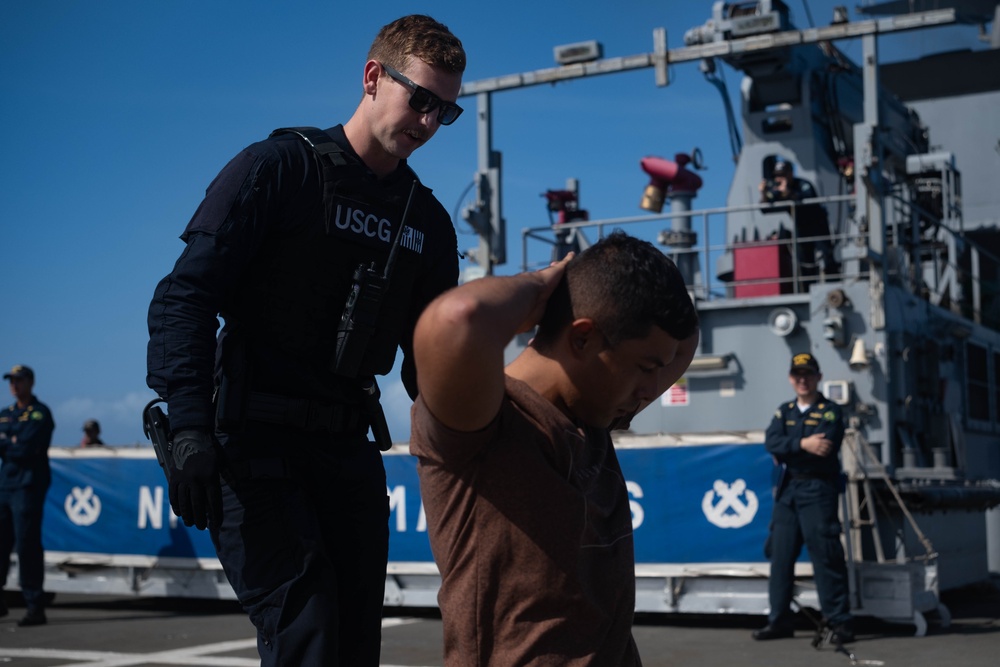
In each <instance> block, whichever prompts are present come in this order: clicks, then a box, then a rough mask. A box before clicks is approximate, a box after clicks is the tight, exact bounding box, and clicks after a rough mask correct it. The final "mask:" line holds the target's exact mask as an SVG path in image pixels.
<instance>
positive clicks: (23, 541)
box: [0, 364, 56, 626]
mask: <svg viewBox="0 0 1000 667" xmlns="http://www.w3.org/2000/svg"><path fill="white" fill-rule="evenodd" d="M3 378H4V379H5V380H9V381H10V393H11V394H13V395H14V399H15V401H14V404H13V405H10V406H7V407H6V408H4V409H3V410H2V411H0V461H2V465H0V616H6V615H7V607H6V606H5V605H4V603H3V585H4V583H5V582H6V581H7V573H8V570H9V569H10V554H11V552H12V551H13V550H14V549H15V547H16V548H17V570H18V578H19V584H20V586H21V595H22V596H23V597H24V602H25V606H26V607H27V613H26V614H25V615H24V618H22V619H21V620H20V621H18V625H20V626H31V625H43V624H44V623H45V622H46V618H45V593H44V591H43V590H42V581H43V580H44V577H45V552H44V550H43V548H42V510H43V509H44V508H45V495H46V494H47V493H48V491H49V485H50V484H51V482H52V471H51V470H50V468H49V445H50V444H52V432H53V431H54V430H55V426H56V425H55V422H54V421H53V420H52V413H51V412H50V411H49V408H48V407H47V406H46V405H45V404H44V403H42V402H40V401H39V400H38V397H37V396H35V395H34V393H32V390H33V389H34V386H35V373H34V371H32V370H31V369H30V368H28V367H27V366H22V365H20V364H19V365H17V366H14V367H13V368H12V369H11V370H10V372H9V373H5V374H4V376H3Z"/></svg>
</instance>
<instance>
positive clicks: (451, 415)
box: [410, 232, 698, 667]
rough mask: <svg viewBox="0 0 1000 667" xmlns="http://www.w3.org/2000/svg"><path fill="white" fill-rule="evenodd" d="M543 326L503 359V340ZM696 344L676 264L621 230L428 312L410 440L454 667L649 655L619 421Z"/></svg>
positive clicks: (456, 292)
mask: <svg viewBox="0 0 1000 667" xmlns="http://www.w3.org/2000/svg"><path fill="white" fill-rule="evenodd" d="M536 325H538V330H537V332H536V334H535V337H534V339H533V340H532V342H531V343H530V344H529V345H528V347H527V348H526V349H525V350H524V351H523V352H522V353H521V354H520V355H519V356H518V357H517V359H515V360H514V361H513V362H512V363H511V364H510V365H508V366H507V367H506V368H505V367H504V363H503V362H504V349H505V348H506V346H507V344H508V343H509V342H510V341H511V339H512V338H513V337H514V336H515V335H516V334H518V333H521V332H527V331H529V330H531V329H532V328H533V327H535V326H536ZM697 344H698V318H697V314H696V313H695V310H694V306H693V304H692V302H691V299H690V297H689V296H688V294H687V292H686V290H685V286H684V282H683V279H682V277H681V275H680V273H679V272H678V271H677V268H676V267H675V266H674V264H673V263H672V262H671V261H670V260H669V259H668V258H667V257H666V256H665V255H663V253H661V252H660V251H659V250H657V249H656V248H655V247H654V246H652V245H651V244H649V243H647V242H645V241H640V240H638V239H635V238H632V237H630V236H628V235H626V234H624V233H621V232H616V233H614V234H612V235H611V236H609V237H608V238H606V239H604V240H602V241H600V242H599V243H597V244H595V245H594V246H592V247H591V248H588V249H587V250H586V251H584V252H583V253H582V254H580V255H579V256H578V257H575V258H573V257H570V258H567V259H564V260H562V261H560V262H558V263H555V264H553V265H552V266H550V267H548V268H546V269H543V270H541V271H538V272H535V273H525V274H521V275H517V276H507V277H489V278H483V279H480V280H476V281H473V282H470V283H467V284H465V285H463V286H461V287H458V288H455V289H453V290H451V291H449V292H447V293H445V294H444V295H442V296H441V297H439V298H438V299H437V300H435V301H434V302H432V303H431V305H430V306H428V308H427V310H426V311H425V312H424V314H423V315H422V316H421V318H420V321H419V323H418V324H417V328H416V332H415V339H414V353H415V355H416V356H415V358H416V365H417V378H418V384H419V389H420V395H419V398H418V400H417V402H416V403H415V404H414V408H413V419H412V429H413V432H412V436H411V442H410V448H411V452H412V453H413V454H414V455H416V456H417V457H418V458H419V464H418V468H417V470H418V474H419V476H420V487H421V493H422V495H423V501H424V507H425V510H426V513H427V521H428V534H429V536H430V542H431V549H432V551H433V553H434V558H435V561H436V562H437V565H438V568H439V570H440V571H441V577H442V582H441V590H440V592H439V595H438V602H439V605H440V607H441V613H442V618H443V621H444V644H445V646H444V653H445V664H446V665H448V666H450V667H473V666H484V665H495V666H501V665H512V666H513V665H518V666H524V665H532V666H545V665H560V666H564V665H574V666H575V665H593V666H600V665H615V666H617V667H638V666H639V665H640V664H641V662H640V659H639V654H638V651H637V650H636V646H635V642H634V640H633V638H632V618H633V615H634V611H635V564H634V554H633V543H632V521H631V512H630V509H629V502H628V494H627V492H626V489H625V478H624V476H623V475H622V472H621V468H620V466H619V464H618V459H617V457H616V455H615V451H614V448H613V446H612V444H611V437H610V435H609V431H610V430H611V429H612V428H614V427H617V426H619V425H622V424H627V422H628V421H629V420H630V419H631V418H632V416H634V415H635V414H636V413H637V412H638V411H639V410H641V409H642V408H644V407H645V406H646V405H648V404H649V403H650V402H652V401H653V400H655V399H656V398H657V397H658V396H659V395H660V394H662V393H663V392H664V391H666V389H667V388H669V387H670V386H671V385H672V384H673V383H674V382H675V381H676V380H677V379H678V378H679V377H680V376H681V375H682V374H683V373H684V371H685V370H686V369H687V367H688V364H689V363H690V361H691V358H692V356H693V355H694V352H695V348H696V347H697Z"/></svg>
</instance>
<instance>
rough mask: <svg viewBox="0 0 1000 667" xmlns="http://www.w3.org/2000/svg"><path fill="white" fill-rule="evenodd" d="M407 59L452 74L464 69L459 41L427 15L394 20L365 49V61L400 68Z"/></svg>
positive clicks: (404, 65) (443, 26)
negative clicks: (413, 59)
mask: <svg viewBox="0 0 1000 667" xmlns="http://www.w3.org/2000/svg"><path fill="white" fill-rule="evenodd" d="M411 58H419V59H420V60H423V61H424V62H425V63H427V64H428V65H430V66H432V67H439V68H441V69H443V70H445V71H446V72H451V73H452V74H462V73H463V72H465V49H464V48H463V47H462V42H461V41H460V40H459V39H458V37H455V35H453V34H452V33H451V31H450V30H448V26H446V25H444V24H443V23H438V22H437V21H435V20H434V19H432V18H431V17H430V16H425V15H423V14H411V15H410V16H404V17H402V18H399V19H396V20H395V21H393V22H392V23H389V24H388V25H385V26H383V27H382V29H381V30H379V32H378V35H376V36H375V41H373V42H372V45H371V48H370V49H369V50H368V60H377V61H379V62H380V63H383V64H385V65H388V66H389V67H393V68H395V69H397V70H400V71H404V70H405V69H406V66H407V64H408V63H409V60H410V59H411Z"/></svg>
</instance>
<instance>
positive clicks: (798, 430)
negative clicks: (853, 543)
mask: <svg viewBox="0 0 1000 667" xmlns="http://www.w3.org/2000/svg"><path fill="white" fill-rule="evenodd" d="M801 356H809V355H801ZM797 358H798V357H797ZM806 361H807V362H808V363H809V364H810V365H814V364H815V361H814V360H812V359H811V358H810V359H808V360H806ZM794 368H795V366H794V365H793V369H794ZM815 370H816V373H817V374H818V372H819V367H818V366H815ZM814 433H821V434H823V435H825V436H826V438H827V439H828V440H830V442H831V443H832V444H833V447H834V450H833V451H832V453H830V454H829V455H828V456H817V455H815V454H812V453H810V452H807V451H804V450H803V449H802V448H801V446H800V441H801V440H802V438H805V437H807V436H810V435H812V434H814ZM843 437H844V420H843V415H842V411H841V408H840V406H839V405H837V404H836V403H833V402H831V401H830V400H828V399H827V398H826V397H824V396H823V395H822V393H819V394H818V396H817V398H816V400H815V401H814V402H813V404H812V405H810V406H809V407H808V409H806V410H804V411H803V410H800V409H799V407H798V405H797V402H796V400H794V399H793V400H791V401H787V402H785V403H782V404H781V405H779V406H778V409H777V410H776V411H775V413H774V416H773V417H772V419H771V423H770V425H769V426H768V428H767V432H766V435H765V447H766V448H767V450H768V451H769V452H770V453H771V454H772V455H773V456H774V458H775V462H776V467H775V469H776V471H777V472H778V474H777V475H776V477H775V487H774V496H775V497H774V510H773V513H772V516H771V526H770V534H769V536H768V540H767V544H766V547H765V552H766V553H765V555H766V556H767V557H768V559H769V560H770V561H771V573H770V577H769V580H768V588H769V599H770V602H771V610H770V613H769V626H768V628H773V629H774V631H775V632H776V633H781V634H784V633H787V635H786V636H790V635H791V628H792V625H793V623H792V618H791V616H792V612H791V608H790V605H791V602H792V597H793V594H794V567H795V561H796V560H797V559H798V557H799V555H800V553H801V552H802V547H803V546H805V547H806V549H807V551H808V553H809V558H810V560H811V561H812V565H813V578H814V581H815V582H816V589H817V594H818V596H819V600H820V606H821V608H822V612H823V616H824V618H825V619H826V621H827V622H828V623H829V624H830V625H831V626H833V627H839V626H843V625H845V624H849V623H850V621H851V614H850V601H849V598H848V581H847V566H846V561H845V559H844V550H843V547H842V545H841V541H840V537H841V524H840V519H839V517H838V497H839V494H840V490H841V468H840V459H839V451H840V446H841V442H842V440H843ZM757 638H769V637H767V636H764V637H757Z"/></svg>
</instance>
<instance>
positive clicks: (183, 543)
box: [43, 444, 772, 564]
mask: <svg viewBox="0 0 1000 667" xmlns="http://www.w3.org/2000/svg"><path fill="white" fill-rule="evenodd" d="M147 454H148V455H147ZM618 456H619V459H620V461H621V465H622V469H623V471H624V473H625V477H626V480H627V484H628V491H629V500H630V502H631V505H632V523H633V527H634V529H635V547H636V561H637V562H638V563H666V564H673V563H743V562H763V561H764V560H765V559H764V555H763V545H764V540H765V538H766V537H767V526H768V522H769V519H770V515H771V506H772V500H771V489H770V485H771V466H772V464H771V457H770V455H768V454H767V452H766V451H765V450H764V447H763V445H760V444H751V445H747V444H739V445H737V444H730V445H726V444H720V445H697V446H683V447H650V448H634V449H633V448H622V449H619V451H618ZM384 461H385V466H386V479H387V482H388V484H387V487H388V488H387V490H388V493H389V498H390V507H391V510H392V511H391V515H390V519H389V530H390V542H389V544H390V548H389V560H390V561H393V562H429V561H431V560H432V557H431V551H430V546H429V544H428V541H427V526H426V520H425V517H424V515H423V508H422V504H421V502H420V490H419V486H418V482H417V473H416V459H415V458H414V457H412V456H409V455H407V454H387V455H386V456H385V457H384ZM52 471H53V482H52V488H51V489H50V491H49V495H48V499H47V505H46V511H45V523H44V526H43V531H44V544H45V548H46V550H47V551H59V552H70V553H81V554H87V553H93V554H113V555H138V556H153V557H160V558H163V557H172V558H208V559H214V558H215V550H214V548H213V546H212V543H211V540H210V539H209V537H208V534H207V533H206V532H205V531H199V530H195V529H193V528H187V527H185V526H184V525H183V524H181V523H180V522H179V521H178V520H177V518H176V517H174V516H173V513H172V512H171V511H170V505H169V502H168V500H167V489H166V483H165V480H164V478H163V473H162V471H161V470H160V468H159V466H158V465H157V463H156V459H155V458H153V455H152V452H151V451H149V452H148V453H147V452H145V451H143V450H132V451H131V452H130V453H129V455H127V456H126V455H120V454H116V453H115V452H108V453H107V455H104V456H98V455H96V453H95V454H94V455H91V454H89V453H88V455H87V456H74V455H72V453H66V454H61V455H60V454H58V453H55V452H54V454H53V456H52Z"/></svg>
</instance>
